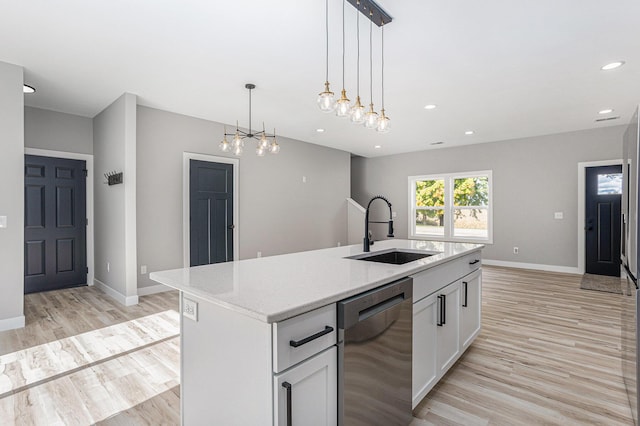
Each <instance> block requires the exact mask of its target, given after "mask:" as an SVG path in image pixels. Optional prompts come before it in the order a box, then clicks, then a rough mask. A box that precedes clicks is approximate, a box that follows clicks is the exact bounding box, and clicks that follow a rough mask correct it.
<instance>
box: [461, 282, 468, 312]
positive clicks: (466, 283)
mask: <svg viewBox="0 0 640 426" xmlns="http://www.w3.org/2000/svg"><path fill="white" fill-rule="evenodd" d="M462 285H463V286H464V303H463V304H462V307H463V308H466V307H468V306H469V305H468V303H467V302H468V293H467V290H468V288H469V283H468V282H466V281H462Z"/></svg>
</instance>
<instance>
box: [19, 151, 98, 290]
mask: <svg viewBox="0 0 640 426" xmlns="http://www.w3.org/2000/svg"><path fill="white" fill-rule="evenodd" d="M24 171H25V175H24V202H25V209H24V292H25V293H34V292H37V291H48V290H57V289H61V288H67V287H76V286H80V285H86V284H87V228H86V226H87V216H86V166H85V162H84V161H80V160H69V159H62V158H50V157H40V156H35V155H25V168H24Z"/></svg>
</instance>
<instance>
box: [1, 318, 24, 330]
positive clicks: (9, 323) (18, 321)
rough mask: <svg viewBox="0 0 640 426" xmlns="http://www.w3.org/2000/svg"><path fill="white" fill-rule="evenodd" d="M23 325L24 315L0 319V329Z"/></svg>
mask: <svg viewBox="0 0 640 426" xmlns="http://www.w3.org/2000/svg"><path fill="white" fill-rule="evenodd" d="M22 327H24V315H20V316H19V317H13V318H7V319H3V320H0V331H7V330H13V329H16V328H22Z"/></svg>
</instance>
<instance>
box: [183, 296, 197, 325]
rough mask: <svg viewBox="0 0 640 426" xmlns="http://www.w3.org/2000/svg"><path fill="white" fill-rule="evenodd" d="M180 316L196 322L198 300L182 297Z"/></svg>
mask: <svg viewBox="0 0 640 426" xmlns="http://www.w3.org/2000/svg"><path fill="white" fill-rule="evenodd" d="M182 316H183V317H185V318H189V319H190V320H194V321H196V322H197V321H198V302H196V301H195V300H191V299H187V298H186V297H184V298H183V299H182Z"/></svg>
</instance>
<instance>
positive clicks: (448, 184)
mask: <svg viewBox="0 0 640 426" xmlns="http://www.w3.org/2000/svg"><path fill="white" fill-rule="evenodd" d="M474 177H486V178H487V179H488V183H487V186H488V197H489V199H488V201H487V206H486V209H487V237H486V238H484V237H483V238H474V237H468V236H465V237H456V236H455V235H454V231H455V228H454V226H453V225H454V219H455V218H454V215H455V213H454V212H455V210H460V209H462V210H467V209H472V208H473V207H482V208H485V206H454V205H453V203H454V199H453V190H454V186H455V180H456V179H465V178H474ZM425 180H443V181H444V191H445V196H444V206H437V207H417V206H416V182H418V181H425ZM408 181H409V185H408V186H409V209H408V211H409V226H408V228H409V230H408V234H409V238H411V239H415V240H432V241H448V242H456V243H481V244H493V171H492V170H480V171H471V172H456V173H437V174H431V175H419V176H409V177H408ZM420 210H444V218H445V220H444V228H443V232H444V235H442V234H422V233H421V234H417V233H416V219H415V218H416V212H418V211H420Z"/></svg>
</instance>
